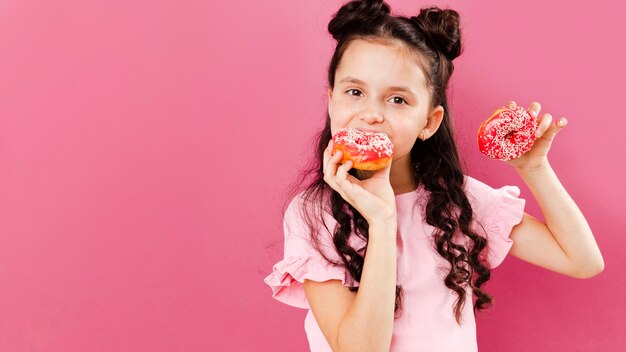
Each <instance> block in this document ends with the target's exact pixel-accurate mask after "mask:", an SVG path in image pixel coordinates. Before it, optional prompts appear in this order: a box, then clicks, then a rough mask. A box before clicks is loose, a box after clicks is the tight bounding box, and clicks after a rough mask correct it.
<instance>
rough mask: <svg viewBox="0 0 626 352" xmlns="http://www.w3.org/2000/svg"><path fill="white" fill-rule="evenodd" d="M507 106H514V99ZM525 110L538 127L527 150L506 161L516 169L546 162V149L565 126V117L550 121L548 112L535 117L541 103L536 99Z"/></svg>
mask: <svg viewBox="0 0 626 352" xmlns="http://www.w3.org/2000/svg"><path fill="white" fill-rule="evenodd" d="M507 106H508V107H509V108H515V107H516V106H517V105H516V104H515V102H514V101H510V102H509V103H508V104H507ZM526 110H528V111H529V112H530V115H531V116H532V117H533V118H534V119H535V121H537V124H538V127H537V132H536V133H535V136H537V139H536V140H535V143H534V144H533V146H532V148H531V149H530V150H529V151H527V152H526V153H524V154H522V155H521V156H520V157H519V158H517V159H513V160H509V161H506V162H507V163H508V164H510V165H512V166H513V167H515V168H517V169H533V168H539V167H542V166H544V165H546V164H548V150H550V146H551V145H552V141H553V140H554V137H555V136H556V134H557V133H559V132H560V131H561V130H562V129H563V128H564V127H565V126H567V119H566V118H565V117H562V118H560V119H558V120H557V121H556V122H554V123H552V115H551V114H549V113H545V114H543V116H542V117H541V118H540V119H537V116H539V110H541V105H540V104H539V103H538V102H536V101H535V102H532V103H531V104H530V105H529V106H528V109H526Z"/></svg>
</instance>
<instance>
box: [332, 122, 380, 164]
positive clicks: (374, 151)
mask: <svg viewBox="0 0 626 352" xmlns="http://www.w3.org/2000/svg"><path fill="white" fill-rule="evenodd" d="M336 150H341V151H343V156H342V158H341V163H342V164H344V163H346V162H347V161H348V160H352V167H353V168H355V169H359V170H380V169H384V168H385V167H386V166H387V165H388V164H389V163H390V162H391V158H392V157H393V143H391V140H390V139H389V137H388V136H387V135H386V134H384V133H381V132H370V131H361V130H358V129H356V128H351V127H347V128H342V129H340V130H339V131H337V133H335V135H334V136H333V153H334V152H335V151H336Z"/></svg>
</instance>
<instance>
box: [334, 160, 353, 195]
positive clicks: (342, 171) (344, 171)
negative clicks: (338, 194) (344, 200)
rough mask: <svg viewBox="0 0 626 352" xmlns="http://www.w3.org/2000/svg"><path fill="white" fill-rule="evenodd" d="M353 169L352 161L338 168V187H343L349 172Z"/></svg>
mask: <svg viewBox="0 0 626 352" xmlns="http://www.w3.org/2000/svg"><path fill="white" fill-rule="evenodd" d="M351 168H352V160H348V161H346V162H345V163H343V164H342V165H341V166H339V167H338V168H337V178H336V181H337V185H339V186H340V187H342V186H343V185H344V182H345V181H346V178H347V177H348V170H350V169H351ZM342 188H343V187H342Z"/></svg>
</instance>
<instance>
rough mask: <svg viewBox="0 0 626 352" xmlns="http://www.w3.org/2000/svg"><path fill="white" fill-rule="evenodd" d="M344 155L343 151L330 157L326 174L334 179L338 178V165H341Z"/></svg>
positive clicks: (338, 151) (336, 152)
mask: <svg viewBox="0 0 626 352" xmlns="http://www.w3.org/2000/svg"><path fill="white" fill-rule="evenodd" d="M342 155H343V152H342V151H341V150H337V151H335V154H333V155H332V156H331V157H330V159H329V160H328V164H326V169H325V172H324V173H325V174H327V175H328V176H330V177H331V178H333V179H334V178H335V177H336V174H337V165H338V164H339V161H340V160H341V157H342Z"/></svg>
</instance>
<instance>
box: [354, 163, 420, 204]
mask: <svg viewBox="0 0 626 352" xmlns="http://www.w3.org/2000/svg"><path fill="white" fill-rule="evenodd" d="M355 171H356V178H358V179H359V180H366V179H368V178H370V177H371V176H372V175H373V174H375V173H376V171H368V170H355ZM389 182H390V183H391V188H393V192H394V194H396V195H398V194H405V193H409V192H412V191H414V190H415V189H416V188H417V183H416V182H415V177H414V175H413V166H412V165H411V157H410V155H407V156H406V157H403V158H399V159H398V160H394V161H393V163H392V164H391V170H390V174H389Z"/></svg>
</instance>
